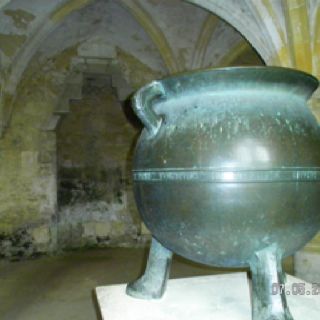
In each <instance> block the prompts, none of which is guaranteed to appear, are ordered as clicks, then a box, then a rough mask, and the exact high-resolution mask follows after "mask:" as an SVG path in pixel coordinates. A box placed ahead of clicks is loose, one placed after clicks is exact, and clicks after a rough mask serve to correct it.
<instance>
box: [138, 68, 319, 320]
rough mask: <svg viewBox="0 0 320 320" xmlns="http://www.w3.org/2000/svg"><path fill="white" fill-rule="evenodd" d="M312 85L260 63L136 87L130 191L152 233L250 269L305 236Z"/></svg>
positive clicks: (313, 143) (312, 198) (311, 205)
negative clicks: (137, 129) (137, 128)
mask: <svg viewBox="0 0 320 320" xmlns="http://www.w3.org/2000/svg"><path fill="white" fill-rule="evenodd" d="M317 86H318V81H317V79H315V78H314V77H312V76H310V75H308V74H306V73H303V72H299V71H295V70H291V69H284V68H275V67H258V68H225V69H216V70H207V71H200V72H195V73H190V74H184V75H179V76H177V77H171V78H167V79H164V80H161V81H155V82H153V83H151V84H149V85H148V86H146V87H144V88H142V89H140V90H139V91H138V92H137V94H136V95H135V97H134V101H133V102H134V108H135V110H136V113H137V114H138V116H139V117H140V119H141V120H142V122H143V123H144V124H145V127H146V128H145V130H144V131H143V132H142V134H141V136H140V139H139V141H138V144H137V147H136V154H135V159H134V172H133V176H134V183H135V186H134V188H135V196H136V200H137V205H138V208H139V211H140V213H141V216H142V218H143V220H144V222H145V223H146V225H147V226H148V228H149V229H150V230H151V232H152V234H153V236H154V238H156V239H157V240H158V241H159V243H161V244H162V245H163V246H164V247H166V248H168V249H170V250H171V251H173V252H175V253H178V254H180V255H182V256H184V257H187V258H189V259H191V260H194V261H197V262H201V263H204V264H208V265H214V266H223V267H242V266H250V267H251V268H253V266H254V265H255V263H254V262H253V261H258V260H257V259H256V258H255V257H256V256H257V254H259V253H260V252H268V254H267V255H266V257H267V258H266V261H269V262H270V261H271V262H270V263H271V264H272V261H276V264H275V265H273V266H272V268H273V269H277V263H278V262H277V261H278V260H279V259H281V258H283V257H284V256H287V255H291V254H292V253H294V252H295V251H296V250H298V249H299V248H301V247H302V246H303V245H304V244H305V243H306V242H308V241H309V240H310V239H311V238H312V237H313V236H314V235H315V234H316V232H317V231H318V230H319V227H320V214H319V207H320V197H319V193H320V170H319V169H320V129H319V126H318V124H317V122H316V119H315V118H314V116H313V115H312V114H311V112H310V110H309V109H308V107H307V105H306V102H307V100H308V98H309V97H310V95H311V94H312V93H313V91H314V90H315V89H316V88H317ZM274 247H276V249H277V250H276V251H275V250H272V248H274ZM274 252H276V255H275V254H274ZM278 264H279V263H278ZM257 268H260V269H261V268H263V263H260V267H257ZM260 271H261V270H260ZM279 272H280V274H281V271H279ZM258 274H259V272H258ZM259 277H260V281H262V282H265V283H266V284H268V283H269V282H270V281H271V280H270V279H271V278H272V277H268V276H265V277H264V278H263V276H262V278H263V279H262V280H261V275H260V276H259ZM269 284H270V283H269ZM266 286H267V285H266ZM266 286H265V287H266ZM262 291H263V290H262ZM257 292H259V290H258V291H257ZM265 294H266V293H265V292H264V293H263V294H260V298H261V299H264V298H263V295H265ZM262 302H263V301H262ZM258 309H259V308H258ZM283 310H284V309H283ZM283 314H284V315H283V317H284V318H283V319H290V317H289V313H288V312H286V311H285V312H284V313H283ZM255 317H256V319H258V317H257V316H255ZM278 318H279V317H278ZM278 318H277V317H275V319H278ZM279 319H280V318H279ZM281 319H282V318H281ZM260 320H261V319H260Z"/></svg>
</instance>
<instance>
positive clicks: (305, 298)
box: [96, 272, 320, 320]
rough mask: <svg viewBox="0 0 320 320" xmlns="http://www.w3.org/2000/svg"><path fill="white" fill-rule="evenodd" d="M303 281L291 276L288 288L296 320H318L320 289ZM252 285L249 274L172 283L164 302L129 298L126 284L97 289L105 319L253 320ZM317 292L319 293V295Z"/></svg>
mask: <svg viewBox="0 0 320 320" xmlns="http://www.w3.org/2000/svg"><path fill="white" fill-rule="evenodd" d="M301 283H305V282H304V281H303V280H301V279H298V278H295V277H292V276H289V275H288V276H287V283H286V286H285V288H282V289H284V290H286V293H287V299H288V304H289V308H290V311H291V314H292V316H293V317H294V319H295V320H305V319H306V318H307V319H308V320H318V319H319V317H320V288H319V290H318V291H319V292H316V289H315V288H312V285H311V284H309V283H305V285H304V289H305V293H304V294H297V295H294V293H297V292H296V291H297V289H298V287H299V288H301ZM249 287H250V283H249V281H248V279H247V274H246V273H244V272H243V273H242V272H241V273H232V274H223V275H214V276H202V277H192V278H183V279H172V280H169V281H168V287H167V290H166V293H165V295H164V296H163V298H162V299H160V300H139V299H135V298H132V297H130V296H127V295H126V293H125V290H126V284H120V285H111V286H105V287H98V288H96V293H97V297H98V303H99V306H100V309H101V314H102V319H103V320H145V319H152V320H182V319H183V320H194V319H202V320H225V319H233V320H248V319H251V312H252V311H251V298H250V289H249ZM300 293H302V292H300ZM316 293H317V294H316Z"/></svg>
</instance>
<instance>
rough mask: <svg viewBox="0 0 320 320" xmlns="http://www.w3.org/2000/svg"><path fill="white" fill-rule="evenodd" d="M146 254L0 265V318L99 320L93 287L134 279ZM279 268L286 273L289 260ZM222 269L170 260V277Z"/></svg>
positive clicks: (107, 252) (82, 254) (93, 253)
mask: <svg viewBox="0 0 320 320" xmlns="http://www.w3.org/2000/svg"><path fill="white" fill-rule="evenodd" d="M146 256H147V252H146V250H145V249H126V248H107V249H103V250H102V249H99V250H98V249H97V250H88V251H77V252H70V253H66V254H63V255H60V256H55V257H43V258H39V259H35V260H29V261H20V262H6V261H0V319H1V320H73V319H74V320H75V319H77V320H91V319H92V320H96V319H100V315H99V311H98V309H97V305H96V300H95V296H94V294H93V289H94V288H95V287H97V286H101V285H107V284H116V283H124V282H127V281H129V280H132V279H134V278H136V277H137V276H138V275H139V274H140V273H141V272H142V270H143V264H144V263H145V259H146ZM285 269H286V271H287V272H289V273H292V260H291V259H287V261H286V263H285ZM228 271H231V270H230V269H229V270H222V269H215V268H210V267H206V266H201V265H197V264H195V263H192V262H189V261H187V260H184V259H182V258H179V257H175V259H174V263H173V269H172V273H171V278H180V277H188V276H194V275H208V274H216V273H222V272H228ZM232 271H233V270H232Z"/></svg>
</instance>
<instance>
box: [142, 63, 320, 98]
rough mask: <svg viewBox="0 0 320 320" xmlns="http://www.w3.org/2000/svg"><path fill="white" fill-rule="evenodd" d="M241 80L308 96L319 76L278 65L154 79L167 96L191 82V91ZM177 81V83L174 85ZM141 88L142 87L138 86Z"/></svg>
mask: <svg viewBox="0 0 320 320" xmlns="http://www.w3.org/2000/svg"><path fill="white" fill-rule="evenodd" d="M190 79H192V80H190ZM215 80H218V81H215ZM243 80H245V86H246V88H248V87H249V86H248V83H249V82H251V83H252V86H254V87H259V88H262V87H263V88H264V89H265V88H266V86H265V85H266V83H269V84H272V85H273V86H274V85H279V90H281V87H282V85H283V86H285V87H287V89H289V90H287V92H288V93H290V94H292V93H295V94H297V95H300V96H302V97H304V98H305V99H308V98H310V96H311V95H312V93H313V92H314V91H315V90H316V89H317V87H318V86H319V80H318V79H317V78H316V77H315V76H313V75H311V74H309V73H307V72H304V71H302V70H298V69H293V68H287V67H278V66H249V67H246V66H236V67H223V68H205V69H198V70H191V71H186V72H181V73H176V74H173V75H170V76H167V77H164V78H162V79H159V80H156V82H159V83H161V85H162V86H163V87H164V90H165V92H166V96H167V97H170V96H175V95H177V94H179V93H180V91H181V89H183V87H184V86H185V89H186V90H188V87H189V86H191V87H193V89H194V92H196V91H197V90H196V89H195V86H199V87H201V86H202V87H206V86H209V85H210V87H211V86H213V87H214V86H216V85H218V84H219V82H220V83H221V84H222V83H223V85H224V88H225V86H226V82H227V83H229V84H230V88H231V89H234V88H235V85H238V86H241V85H243V84H244V81H243ZM178 83H179V85H178V86H177V84H178ZM142 89H143V88H141V89H140V90H142ZM189 89H190V88H189ZM225 89H226V88H225ZM273 89H274V88H273ZM140 90H139V91H140Z"/></svg>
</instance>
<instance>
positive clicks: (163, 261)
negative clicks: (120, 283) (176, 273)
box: [126, 238, 172, 299]
mask: <svg viewBox="0 0 320 320" xmlns="http://www.w3.org/2000/svg"><path fill="white" fill-rule="evenodd" d="M171 260H172V251H170V250H168V249H166V248H165V247H164V246H163V245H162V244H160V243H159V242H158V241H157V240H156V239H154V238H152V242H151V248H150V252H149V258H148V262H147V267H146V270H145V272H144V275H143V276H142V277H141V278H139V279H138V280H136V281H134V282H131V283H129V284H128V285H127V290H126V293H127V294H128V295H130V296H132V297H135V298H139V299H160V298H161V297H162V295H163V294H164V291H165V289H166V284H167V280H168V278H169V273H170V266H171Z"/></svg>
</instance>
